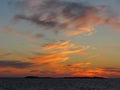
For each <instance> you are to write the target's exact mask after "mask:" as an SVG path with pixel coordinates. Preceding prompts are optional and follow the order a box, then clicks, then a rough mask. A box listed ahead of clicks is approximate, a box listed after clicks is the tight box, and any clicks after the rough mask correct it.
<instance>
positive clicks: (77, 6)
mask: <svg viewBox="0 0 120 90" xmlns="http://www.w3.org/2000/svg"><path fill="white" fill-rule="evenodd" d="M17 3H21V4H20V5H21V7H24V9H22V11H23V12H22V13H20V14H18V15H16V16H15V19H22V20H27V21H30V22H32V23H34V24H36V25H40V26H43V27H47V28H52V29H57V30H58V31H59V30H60V31H61V30H65V31H66V34H67V35H70V36H72V35H77V34H81V33H83V32H87V33H91V32H93V30H94V28H95V26H96V25H101V24H107V25H110V26H114V27H115V28H119V25H120V23H119V22H118V20H116V16H113V15H112V14H109V13H108V10H107V8H106V7H108V6H104V7H103V6H96V7H95V6H91V5H87V4H84V3H81V2H71V1H63V0H18V2H17ZM21 7H20V8H21Z"/></svg>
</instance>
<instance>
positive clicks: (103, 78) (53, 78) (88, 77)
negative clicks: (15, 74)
mask: <svg viewBox="0 0 120 90" xmlns="http://www.w3.org/2000/svg"><path fill="white" fill-rule="evenodd" d="M24 78H33V79H34V78H35V79H106V78H104V77H57V78H54V77H37V76H26V77H24Z"/></svg>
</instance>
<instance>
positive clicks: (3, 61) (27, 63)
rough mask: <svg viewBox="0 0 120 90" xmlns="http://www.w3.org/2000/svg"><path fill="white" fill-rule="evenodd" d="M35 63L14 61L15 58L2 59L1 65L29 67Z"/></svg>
mask: <svg viewBox="0 0 120 90" xmlns="http://www.w3.org/2000/svg"><path fill="white" fill-rule="evenodd" d="M32 65H33V63H30V62H22V61H13V60H9V61H8V60H0V67H12V68H28V67H31V66H32Z"/></svg>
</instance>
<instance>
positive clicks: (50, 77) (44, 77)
mask: <svg viewBox="0 0 120 90" xmlns="http://www.w3.org/2000/svg"><path fill="white" fill-rule="evenodd" d="M24 78H36V79H52V78H51V77H37V76H26V77H24Z"/></svg>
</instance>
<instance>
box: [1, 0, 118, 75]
mask: <svg viewBox="0 0 120 90" xmlns="http://www.w3.org/2000/svg"><path fill="white" fill-rule="evenodd" d="M28 75H35V76H41V77H42V76H46V77H66V76H76V77H79V76H80V77H82V76H90V77H92V76H100V77H120V0H0V77H3V76H4V77H23V76H28Z"/></svg>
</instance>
